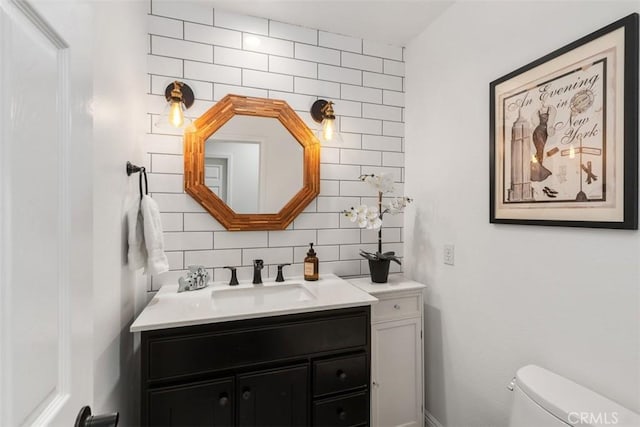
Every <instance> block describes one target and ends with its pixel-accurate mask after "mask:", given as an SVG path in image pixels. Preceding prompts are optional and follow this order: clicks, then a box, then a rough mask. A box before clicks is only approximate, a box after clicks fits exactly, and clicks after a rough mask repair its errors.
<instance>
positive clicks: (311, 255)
mask: <svg viewBox="0 0 640 427" xmlns="http://www.w3.org/2000/svg"><path fill="white" fill-rule="evenodd" d="M309 246H310V247H309V251H308V252H307V257H306V258H305V259H304V280H318V257H317V256H316V251H314V250H313V243H309Z"/></svg>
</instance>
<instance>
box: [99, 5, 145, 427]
mask: <svg viewBox="0 0 640 427" xmlns="http://www.w3.org/2000/svg"><path fill="white" fill-rule="evenodd" d="M91 4H92V5H93V7H94V16H95V31H94V34H93V37H94V87H93V88H94V102H93V105H92V108H93V113H94V114H93V115H94V133H93V152H94V163H93V180H94V182H93V191H94V193H93V212H94V214H93V239H94V240H93V242H94V244H93V253H94V262H93V271H94V280H93V290H94V291H93V293H94V334H93V335H94V345H93V349H94V369H93V371H94V400H93V404H92V410H93V412H94V413H104V412H112V411H119V412H120V415H121V419H120V425H125V426H126V425H135V424H136V423H137V419H138V415H137V411H138V409H137V407H138V402H139V398H138V394H139V391H138V385H137V384H138V375H139V373H138V371H139V369H138V363H139V362H138V361H137V360H135V359H134V335H133V334H132V333H130V332H129V325H130V324H131V322H132V321H133V318H134V315H135V314H137V313H138V311H139V309H136V307H135V305H136V304H137V305H141V304H144V303H146V294H145V283H144V281H141V280H136V279H137V278H136V276H135V275H134V274H132V273H131V272H130V271H129V269H128V268H127V267H126V265H125V261H126V238H127V237H126V233H125V225H124V218H125V208H126V205H127V201H128V200H129V198H130V197H134V198H136V197H138V181H137V175H136V176H132V177H131V178H129V177H128V176H127V175H126V173H125V164H126V162H127V160H130V161H132V162H133V163H137V164H140V163H141V162H142V158H143V156H142V152H141V146H142V144H141V140H142V137H143V136H144V122H145V117H146V116H145V109H144V95H142V93H143V91H144V88H145V74H144V70H145V66H146V63H145V57H144V54H145V49H146V46H145V41H146V37H145V35H146V13H147V10H148V5H147V4H146V2H143V1H122V2H92V3H91ZM116 29H117V30H116ZM88 36H89V35H88ZM138 279H139V278H138ZM138 282H140V283H138ZM90 285H91V284H87V286H90ZM140 294H142V295H140Z"/></svg>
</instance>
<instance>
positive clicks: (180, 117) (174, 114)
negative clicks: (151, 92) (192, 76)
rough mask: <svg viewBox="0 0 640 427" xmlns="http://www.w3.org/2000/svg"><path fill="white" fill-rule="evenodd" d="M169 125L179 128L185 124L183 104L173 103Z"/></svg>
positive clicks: (170, 109)
mask: <svg viewBox="0 0 640 427" xmlns="http://www.w3.org/2000/svg"><path fill="white" fill-rule="evenodd" d="M169 123H171V125H172V126H174V127H177V128H179V127H181V126H182V125H183V124H184V114H183V113H182V103H181V102H175V101H174V102H171V107H170V108H169Z"/></svg>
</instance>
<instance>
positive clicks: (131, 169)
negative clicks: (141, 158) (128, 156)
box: [127, 162, 149, 200]
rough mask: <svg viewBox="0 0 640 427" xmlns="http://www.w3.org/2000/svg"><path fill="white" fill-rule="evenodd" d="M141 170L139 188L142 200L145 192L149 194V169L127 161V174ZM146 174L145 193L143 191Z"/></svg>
mask: <svg viewBox="0 0 640 427" xmlns="http://www.w3.org/2000/svg"><path fill="white" fill-rule="evenodd" d="M138 172H140V176H139V180H138V188H139V189H140V200H142V196H143V195H145V194H149V182H148V181H147V169H146V168H145V167H144V166H136V165H134V164H133V163H131V162H127V176H131V174H133V173H138ZM143 175H144V193H142V176H143Z"/></svg>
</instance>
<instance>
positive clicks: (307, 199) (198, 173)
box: [184, 95, 320, 231]
mask: <svg viewBox="0 0 640 427" xmlns="http://www.w3.org/2000/svg"><path fill="white" fill-rule="evenodd" d="M235 115H243V116H257V117H271V118H274V119H278V120H279V121H280V123H281V124H282V125H283V126H284V127H285V128H286V129H287V130H288V131H289V132H290V133H291V135H292V136H293V137H294V138H295V139H296V141H298V142H299V143H300V145H301V146H302V149H303V150H302V151H303V153H302V158H303V162H304V165H303V171H302V188H301V189H300V191H299V192H298V193H296V194H295V195H294V196H293V198H292V199H291V200H289V202H287V203H286V204H285V205H284V207H283V208H282V209H280V212H278V213H273V214H271V213H267V214H265V213H250V214H239V213H236V212H235V211H234V210H233V209H231V208H230V207H229V206H228V205H227V204H226V203H225V202H224V201H223V200H222V199H220V198H219V197H218V196H216V195H215V194H214V193H213V192H212V191H211V190H210V189H209V187H207V186H206V185H205V183H204V157H205V143H206V141H207V139H208V138H209V137H210V136H211V135H213V134H214V133H215V132H216V131H217V130H218V129H220V128H221V127H222V125H224V124H225V123H226V122H228V121H229V120H230V119H231V118H232V117H233V116H235ZM184 189H185V191H186V192H187V194H189V195H190V196H191V197H193V198H194V199H195V200H196V201H197V202H198V203H200V204H201V205H202V207H204V208H205V209H206V210H207V212H209V213H210V214H211V215H212V216H213V217H214V218H215V219H217V220H218V222H220V224H222V225H223V226H224V227H225V228H226V229H227V230H234V231H244V230H284V229H285V228H287V226H288V225H289V224H290V223H291V221H293V220H294V218H295V217H296V216H298V214H299V213H300V212H302V211H303V210H304V208H305V207H306V206H307V205H308V204H309V203H311V201H312V200H313V199H314V198H315V197H316V196H317V195H318V193H319V192H320V142H319V141H318V139H317V138H316V137H315V135H314V134H313V132H312V131H311V129H309V127H308V126H307V125H306V124H305V123H304V122H303V121H302V119H301V118H300V117H298V115H297V114H296V112H295V111H293V110H292V109H291V107H289V105H288V104H287V103H286V102H285V101H280V100H276V99H264V98H252V97H247V96H239V95H227V96H225V97H224V98H222V99H221V100H220V101H218V103H216V105H214V106H213V107H211V108H210V109H209V110H208V111H207V112H205V113H204V114H203V115H202V116H200V117H198V118H197V119H196V120H195V121H194V122H193V125H192V126H191V127H190V128H189V129H187V130H186V131H185V133H184Z"/></svg>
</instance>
